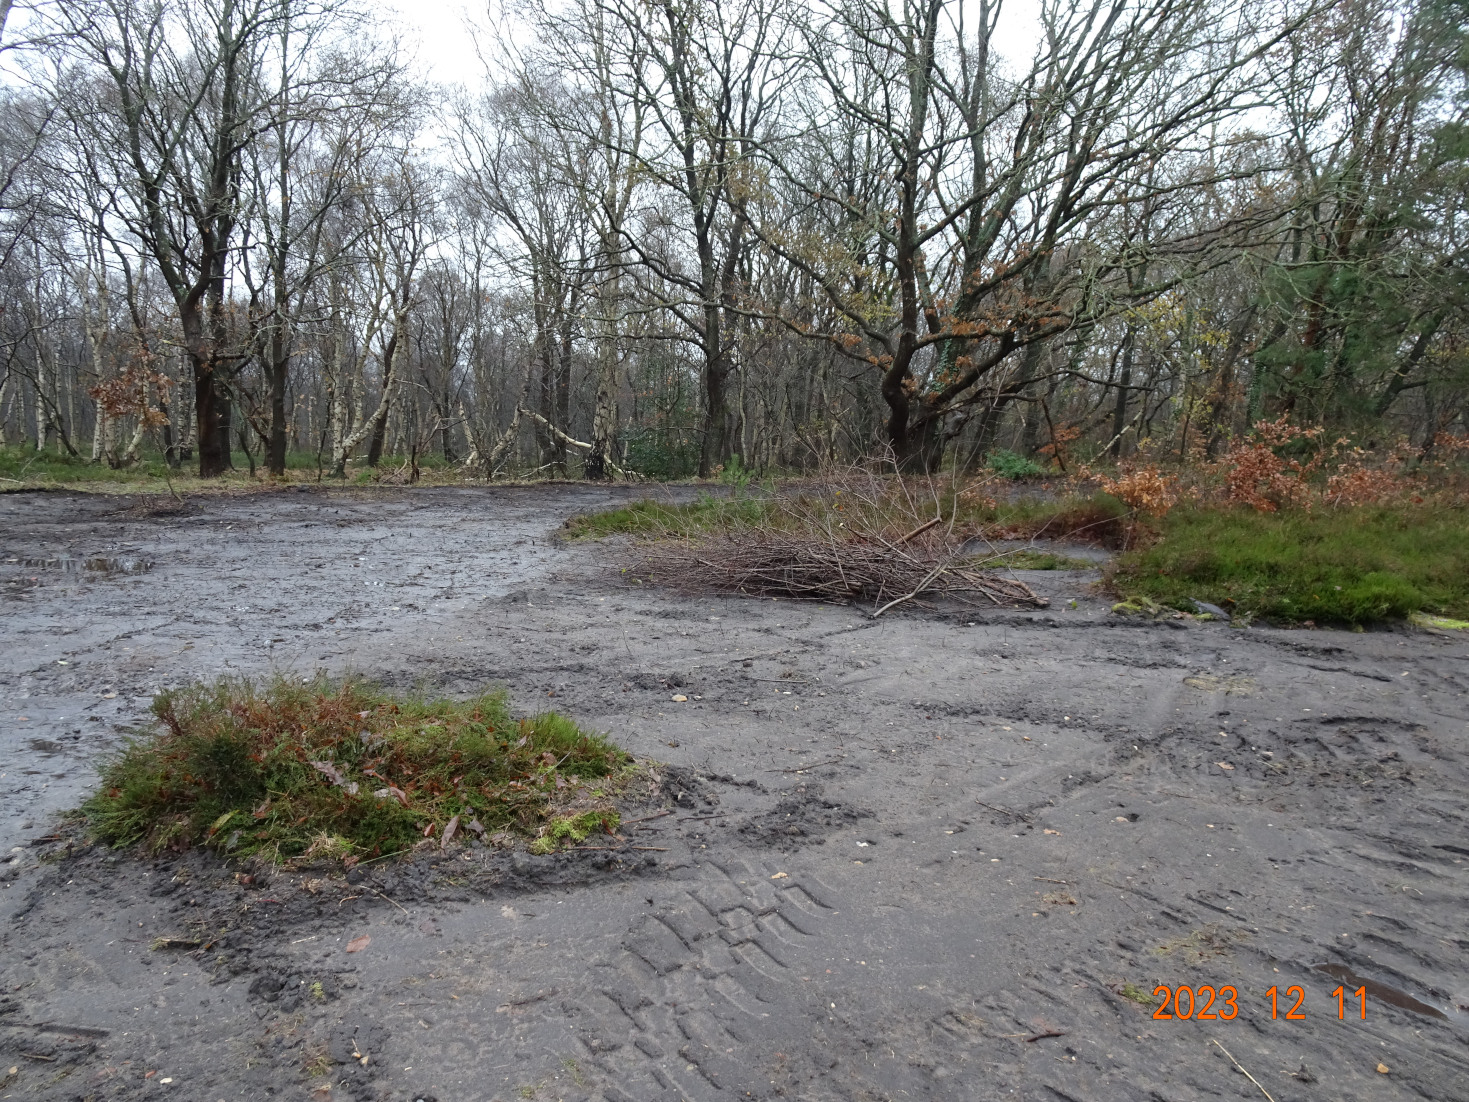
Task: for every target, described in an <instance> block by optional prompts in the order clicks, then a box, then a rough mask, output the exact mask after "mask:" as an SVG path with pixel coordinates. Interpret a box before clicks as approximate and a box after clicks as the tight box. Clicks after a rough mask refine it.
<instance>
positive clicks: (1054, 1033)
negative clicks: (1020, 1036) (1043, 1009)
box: [1025, 1029, 1066, 1044]
mask: <svg viewBox="0 0 1469 1102" xmlns="http://www.w3.org/2000/svg"><path fill="white" fill-rule="evenodd" d="M1064 1036H1066V1031H1065V1030H1064V1029H1048V1030H1046V1031H1045V1032H1043V1033H1032V1034H1031V1035H1030V1036H1029V1037H1027V1038H1026V1039H1025V1043H1026V1044H1030V1043H1031V1042H1032V1041H1042V1040H1044V1039H1045V1038H1047V1037H1064Z"/></svg>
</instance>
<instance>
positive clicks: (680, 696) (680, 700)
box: [673, 693, 688, 704]
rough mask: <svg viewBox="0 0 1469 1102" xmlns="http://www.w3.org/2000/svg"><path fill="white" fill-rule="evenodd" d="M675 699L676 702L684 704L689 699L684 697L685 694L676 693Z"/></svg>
mask: <svg viewBox="0 0 1469 1102" xmlns="http://www.w3.org/2000/svg"><path fill="white" fill-rule="evenodd" d="M673 699H674V701H675V702H676V703H678V704H682V703H683V702H684V701H685V700H687V699H688V697H686V696H684V694H683V693H674V694H673Z"/></svg>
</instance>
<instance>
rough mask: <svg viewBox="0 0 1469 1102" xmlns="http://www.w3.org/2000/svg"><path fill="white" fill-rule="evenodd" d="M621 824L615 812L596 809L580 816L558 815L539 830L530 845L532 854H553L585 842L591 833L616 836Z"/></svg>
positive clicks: (620, 819) (619, 817)
mask: <svg viewBox="0 0 1469 1102" xmlns="http://www.w3.org/2000/svg"><path fill="white" fill-rule="evenodd" d="M621 822H622V818H621V816H619V815H618V814H617V812H616V811H612V810H610V809H606V808H598V809H596V810H593V811H584V812H582V813H581V814H580V815H560V816H557V817H556V818H554V819H552V820H551V821H550V822H549V823H547V824H546V825H545V827H544V828H542V830H541V835H540V837H538V838H537V839H536V840H535V841H533V842H532V843H531V844H530V850H531V852H532V853H542V854H544V853H554V852H556V851H557V850H558V849H562V848H563V847H565V846H568V845H577V844H578V843H581V842H585V841H586V840H587V838H588V837H589V836H590V835H592V834H593V833H598V832H600V833H603V834H616V833H617V827H618V824H619V823H621Z"/></svg>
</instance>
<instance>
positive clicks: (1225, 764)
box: [1214, 761, 1234, 769]
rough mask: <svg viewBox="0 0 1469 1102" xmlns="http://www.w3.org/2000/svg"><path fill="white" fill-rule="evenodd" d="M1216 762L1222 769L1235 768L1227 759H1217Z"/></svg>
mask: <svg viewBox="0 0 1469 1102" xmlns="http://www.w3.org/2000/svg"><path fill="white" fill-rule="evenodd" d="M1214 764H1215V765H1217V766H1219V768H1220V769H1233V768H1234V766H1232V765H1230V764H1229V762H1227V761H1216V762H1215V763H1214Z"/></svg>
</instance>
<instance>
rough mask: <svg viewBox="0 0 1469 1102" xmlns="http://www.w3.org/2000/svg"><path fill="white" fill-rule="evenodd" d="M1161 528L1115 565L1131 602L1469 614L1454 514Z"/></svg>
mask: <svg viewBox="0 0 1469 1102" xmlns="http://www.w3.org/2000/svg"><path fill="white" fill-rule="evenodd" d="M1157 523H1158V532H1157V538H1156V539H1155V540H1154V541H1153V542H1152V543H1151V544H1150V545H1149V546H1146V547H1143V548H1141V549H1139V550H1136V551H1133V552H1131V553H1129V554H1127V555H1124V556H1122V558H1120V559H1119V560H1118V562H1117V565H1116V570H1115V574H1114V576H1113V581H1114V584H1115V585H1116V587H1117V588H1118V589H1119V590H1120V591H1121V592H1122V593H1123V594H1125V595H1127V596H1129V597H1146V598H1151V599H1152V600H1154V601H1157V602H1159V603H1161V604H1164V605H1168V606H1170V607H1173V608H1179V609H1183V610H1186V611H1192V610H1193V607H1194V606H1193V604H1192V600H1191V599H1197V600H1201V601H1209V602H1211V603H1213V604H1217V605H1221V606H1223V607H1224V608H1226V609H1228V610H1230V611H1231V612H1233V613H1237V614H1246V615H1248V616H1258V617H1261V618H1264V619H1268V620H1273V621H1276V622H1281V623H1305V622H1308V621H1309V622H1313V623H1323V624H1326V623H1339V624H1354V625H1364V624H1368V623H1372V622H1375V621H1383V620H1396V619H1403V618H1405V617H1408V616H1410V615H1412V614H1413V613H1430V614H1434V615H1439V616H1449V617H1456V618H1463V617H1465V616H1466V615H1469V515H1466V512H1465V510H1464V509H1462V508H1459V509H1453V508H1446V509H1424V508H1417V507H1413V506H1401V507H1389V506H1361V507H1358V508H1349V509H1331V508H1326V509H1315V510H1312V511H1309V512H1307V511H1305V510H1300V509H1288V510H1287V509H1283V510H1281V511H1280V512H1277V513H1261V512H1256V511H1254V510H1252V509H1243V508H1225V509H1199V508H1193V509H1175V510H1173V511H1172V512H1171V513H1169V514H1168V515H1167V516H1166V517H1163V518H1162V519H1161V520H1160V521H1158V522H1157Z"/></svg>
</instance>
